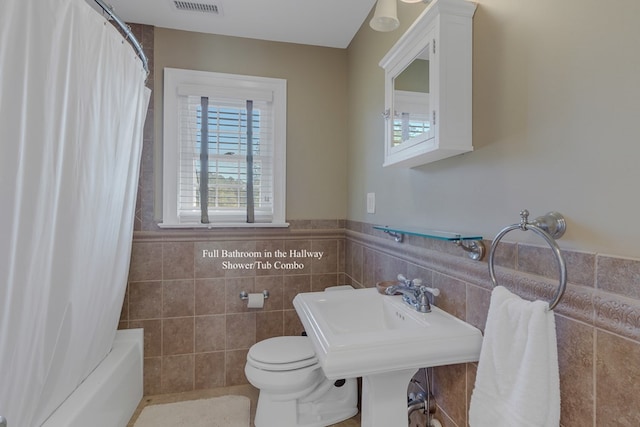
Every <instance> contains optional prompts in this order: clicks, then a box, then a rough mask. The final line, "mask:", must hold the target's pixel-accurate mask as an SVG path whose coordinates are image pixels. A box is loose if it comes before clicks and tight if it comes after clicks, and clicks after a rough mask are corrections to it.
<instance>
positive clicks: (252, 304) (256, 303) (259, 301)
mask: <svg viewBox="0 0 640 427" xmlns="http://www.w3.org/2000/svg"><path fill="white" fill-rule="evenodd" d="M247 307H249V308H262V307H264V295H263V294H249V297H248V298H247Z"/></svg>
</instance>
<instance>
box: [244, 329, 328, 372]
mask: <svg viewBox="0 0 640 427" xmlns="http://www.w3.org/2000/svg"><path fill="white" fill-rule="evenodd" d="M247 361H248V362H249V363H251V365H253V366H254V367H256V368H258V369H263V370H267V371H291V370H295V369H302V368H306V367H309V366H312V365H315V364H317V363H318V359H317V357H316V354H315V351H314V350H313V346H312V344H311V341H310V340H309V338H307V337H302V336H301V337H274V338H269V339H266V340H264V341H260V342H259V343H256V344H254V345H253V346H252V347H251V348H250V349H249V354H248V355H247Z"/></svg>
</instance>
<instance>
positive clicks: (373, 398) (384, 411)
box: [361, 369, 418, 427]
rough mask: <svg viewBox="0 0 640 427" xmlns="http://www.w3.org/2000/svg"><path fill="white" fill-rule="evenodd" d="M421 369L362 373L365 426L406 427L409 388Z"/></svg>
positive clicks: (362, 418) (363, 426) (363, 423)
mask: <svg viewBox="0 0 640 427" xmlns="http://www.w3.org/2000/svg"><path fill="white" fill-rule="evenodd" d="M416 372H418V369H404V370H400V371H392V372H385V373H382V374H375V375H367V376H365V377H362V414H361V420H362V427H389V426H394V427H406V426H408V425H409V417H408V416H407V388H408V387H409V381H411V378H413V376H414V375H415V373H416Z"/></svg>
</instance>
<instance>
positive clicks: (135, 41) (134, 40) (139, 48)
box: [94, 0, 149, 74]
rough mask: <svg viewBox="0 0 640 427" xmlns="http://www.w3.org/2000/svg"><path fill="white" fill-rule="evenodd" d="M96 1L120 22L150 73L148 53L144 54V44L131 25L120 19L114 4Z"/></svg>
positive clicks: (121, 27)
mask: <svg viewBox="0 0 640 427" xmlns="http://www.w3.org/2000/svg"><path fill="white" fill-rule="evenodd" d="M94 1H95V2H96V3H97V4H98V6H100V7H101V8H102V10H104V11H105V12H107V14H108V15H109V16H110V17H111V19H113V20H114V21H115V23H116V24H118V27H120V29H121V30H122V31H123V32H124V36H125V39H127V40H129V42H130V43H131V45H132V46H133V48H134V49H135V50H136V53H137V54H138V57H139V58H140V60H141V61H142V66H143V67H144V70H145V71H146V72H147V74H149V60H148V59H147V55H145V54H144V50H142V45H141V44H140V43H139V42H138V39H137V38H136V36H134V35H133V33H132V32H131V27H129V26H128V25H127V24H125V23H124V21H122V19H120V18H119V17H118V15H116V14H115V12H114V11H113V7H112V6H108V5H107V4H106V3H104V2H103V1H102V0H94Z"/></svg>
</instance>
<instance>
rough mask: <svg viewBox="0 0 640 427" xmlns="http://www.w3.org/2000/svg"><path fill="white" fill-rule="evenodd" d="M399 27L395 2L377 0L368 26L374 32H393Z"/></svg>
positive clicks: (393, 0) (392, 0)
mask: <svg viewBox="0 0 640 427" xmlns="http://www.w3.org/2000/svg"><path fill="white" fill-rule="evenodd" d="M399 25H400V21H398V5H397V3H396V0H378V3H377V4H376V10H375V12H374V13H373V18H371V21H369V26H370V27H371V28H373V29H374V30H376V31H393V30H395V29H396V28H398V26H399Z"/></svg>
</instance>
